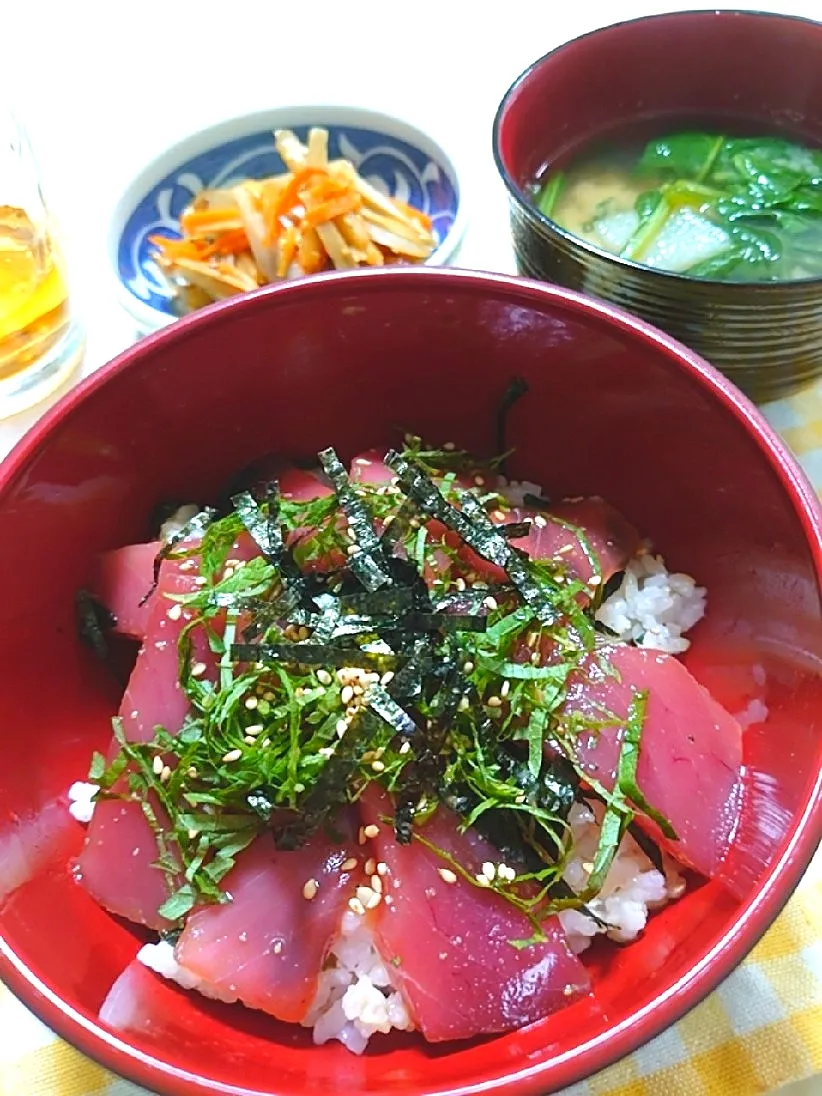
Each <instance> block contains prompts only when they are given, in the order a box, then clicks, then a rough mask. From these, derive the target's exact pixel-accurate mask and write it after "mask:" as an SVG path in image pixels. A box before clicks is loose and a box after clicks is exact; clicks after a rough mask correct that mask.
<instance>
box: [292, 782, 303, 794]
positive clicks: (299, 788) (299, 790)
mask: <svg viewBox="0 0 822 1096" xmlns="http://www.w3.org/2000/svg"><path fill="white" fill-rule="evenodd" d="M294 791H295V792H296V793H297V795H302V794H303V792H304V791H305V784H301V783H300V782H299V781H297V783H296V784H295V785H294Z"/></svg>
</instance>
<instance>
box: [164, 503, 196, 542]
mask: <svg viewBox="0 0 822 1096" xmlns="http://www.w3.org/2000/svg"><path fill="white" fill-rule="evenodd" d="M199 513H200V507H199V506H194V505H193V504H191V503H189V504H187V505H186V506H178V507H177V509H176V510H175V511H174V513H173V514H169V516H168V517H167V518H166V520H165V521H164V522H163V524H162V525H161V526H160V540H163V541H166V540H169V539H170V538H171V537H175V536H177V534H178V533H181V532H182V531H183V529H185V527H186V525H188V523H189V522H190V521H191V519H192V518H193V517H196V516H197V514H199Z"/></svg>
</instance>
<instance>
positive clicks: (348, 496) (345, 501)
mask: <svg viewBox="0 0 822 1096" xmlns="http://www.w3.org/2000/svg"><path fill="white" fill-rule="evenodd" d="M319 458H320V464H321V465H322V467H323V471H324V472H325V474H326V475H327V476H328V478H329V480H330V481H331V485H332V487H333V488H334V491H335V493H336V495H337V498H338V499H339V502H340V506H341V508H342V510H343V512H344V513H345V515H346V517H347V518H348V527H349V530H350V532H351V534H352V536H353V538H354V539H353V541H352V545H351V547H352V549H356V551H355V552H354V553H353V554H350V556H349V560H348V565H349V567H350V568H351V570H352V571H353V573H354V574H355V575H356V576H357V578H358V579H359V580H360V582H361V583H362V584H363V586H364V587H365V588H366V590H368V591H373V590H377V589H379V587H380V586H384V585H385V584H386V583H388V582H390V581H391V573H390V571H389V568H388V563H387V561H386V558H385V554H384V552H383V549H382V545H381V544H380V538H379V537H378V536H377V534H376V532H375V530H374V526H373V524H372V521H371V515H370V514H369V512H368V507H367V506H366V505H365V503H364V502H363V501H362V500H361V499H360V498H359V496H358V495H357V493H356V491H355V490H354V489H353V488H352V486H351V481H350V480H349V478H348V473H347V472H346V470H345V468H344V467H343V464H342V462H341V461H340V458H339V457H338V456H337V454H336V453H335V452H334V450H333V449H323V450H322V452H321V453H320V454H319Z"/></svg>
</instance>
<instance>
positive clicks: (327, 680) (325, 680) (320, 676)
mask: <svg viewBox="0 0 822 1096" xmlns="http://www.w3.org/2000/svg"><path fill="white" fill-rule="evenodd" d="M317 681H319V683H320V684H321V685H330V684H331V674H330V673H329V672H328V670H317Z"/></svg>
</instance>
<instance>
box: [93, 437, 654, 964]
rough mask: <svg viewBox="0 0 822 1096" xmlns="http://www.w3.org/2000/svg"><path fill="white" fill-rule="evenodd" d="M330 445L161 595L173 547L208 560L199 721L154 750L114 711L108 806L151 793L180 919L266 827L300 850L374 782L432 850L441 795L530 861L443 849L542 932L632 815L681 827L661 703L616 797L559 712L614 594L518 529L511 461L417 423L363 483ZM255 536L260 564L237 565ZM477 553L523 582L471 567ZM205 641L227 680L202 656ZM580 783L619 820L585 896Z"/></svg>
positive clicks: (200, 535) (399, 833)
mask: <svg viewBox="0 0 822 1096" xmlns="http://www.w3.org/2000/svg"><path fill="white" fill-rule="evenodd" d="M319 459H320V463H321V466H322V468H323V469H324V471H325V473H326V475H327V477H328V480H329V481H330V483H331V485H332V487H333V493H332V494H330V495H328V496H325V497H321V498H316V499H311V500H308V501H303V502H297V501H293V500H290V499H284V498H282V497H281V496H280V494H279V490H278V488H277V485H276V484H272V485H270V487H269V488H268V489H267V490H266V491H264V492H262V494H261V496H256V495H255V494H253V493H251V492H248V491H247V492H242V493H240V494H237V495H235V496H234V498H233V500H232V507H233V508H232V510H231V512H230V513H228V514H227V515H226V516H218V515H217V513H216V512H215V511H213V510H209V511H204V512H203V513H202V514H201V515H198V517H197V518H196V519H194V521H193V522H192V523H190V525H189V527H188V529H187V530H184V531H183V533H182V535H181V536H179V537H178V538H176V539H175V541H174V542H173V543H171V544H169V545H166V546H165V548H164V549H163V552H162V553H161V556H160V558H158V561H157V568H156V571H155V587H154V588H155V589H156V580H157V577H158V576H159V568H160V565H161V563H162V561H163V560H164V559H181V558H188V559H192V560H195V561H196V562H197V565H198V567H199V573H200V585H198V586H197V587H196V589H194V590H193V592H192V593H190V594H185V595H176V596H175V597H174V599H173V600H174V601H176V602H178V603H180V604H181V605H182V606H184V607H185V609H186V610H187V611H189V612H191V613H192V614H193V616H192V618H191V619H190V620H189V621H188V623H187V624H186V625H185V627H184V628H183V631H182V633H181V636H180V640H179V676H180V682H181V685H182V687H183V689H184V690H185V694H186V696H187V698H188V701H189V703H190V713H189V715H188V716H187V718H186V720H185V723H184V725H183V727H182V728H181V729H180V731H179V733H177V734H175V735H172V734H170V733H168V731H166V730H165V729H163V728H157V730H156V733H155V736H154V738H153V740H152V741H151V742H148V743H135V742H129V741H128V740H127V739H126V737H125V735H124V733H123V729H122V726H121V724H120V722H119V720H115V721H114V732H115V737H116V740H117V743H118V745H119V753H118V755H117V756H116V758H115V760H114V761H112V762H110V763H108V762H106V760H105V759H104V758H103V757H102V756H100V755H96V756H95V758H94V760H93V763H92V767H91V773H90V779H92V780H94V781H96V782H97V783H98V784H99V786H100V793H99V796H100V797H101V798H130V799H134V800H137V801H139V802H140V804H141V805H142V809H143V811H144V813H145V816H146V819H147V820H148V822H149V824H150V826H151V828H152V830H153V832H154V834H155V836H156V840H157V847H158V860H157V866H158V868H159V869H160V870H162V871H163V872H165V874H166V876H167V879H168V882H169V889H170V895H171V896H170V898H169V899H168V901H167V902H166V903H165V904H164V906H163V907H162V908H161V910H160V912H161V914H162V915H163V916H164V917H165V918H167V919H168V920H169V921H172V922H179V921H181V920H182V919H184V918H185V916H186V914H188V913H189V911H190V910H191V909H192V908H193V907H194V906H195V905H197V904H200V903H208V902H220V901H225V900H226V895H225V893H224V891H223V890H222V889H221V886H220V884H221V882H222V880H223V879H224V878H225V876H226V875H227V873H228V872H229V871H230V870H231V868H232V867H233V865H234V862H235V858H236V856H237V855H238V854H239V853H240V852H241V851H242V850H243V849H244V848H246V847H247V846H248V845H249V844H250V843H251V842H252V841H253V840H254V839H255V837H256V836H257V835H258V834H260V833H261V832H263V831H266V830H267V831H270V832H271V833H272V834H273V836H274V839H275V841H276V842H277V845H278V847H280V848H282V849H294V848H298V847H300V846H301V845H302V844H303V843H304V842H305V841H306V840H307V839H308V838H309V837H310V836H311V835H312V834H313V833H315V832H316V831H317V830H318V829H320V828H321V827H328V828H329V829H330V831H331V832H333V822H334V817H335V815H336V813H337V811H338V810H339V809H340V808H342V807H343V806H344V805H345V804H348V803H352V802H355V801H356V800H357V799H358V798H359V796H360V795H361V794H362V792H363V790H364V789H365V788H366V787H367V786H368V785H369V784H370V783H372V782H375V783H377V784H379V785H380V786H381V787H383V788H384V789H386V790H387V791H389V792H390V793H392V796H393V802H394V804H395V815H394V818H393V819H392V820H391V821H392V823H393V826H394V830H395V836H396V840H397V841H399V842H401V843H408V842H410V841H412V840H417V841H420V842H421V843H422V844H424V845H425V844H428V841H427V838H426V836H425V832H424V830H422V829H421V824H422V823H423V822H424V821H425V820H426V819H427V818H428V817H430V815H431V813H432V812H433V811H434V810H435V809H436V808H437V806H438V805H439V804H445V805H446V806H447V807H449V808H450V809H451V810H453V811H455V812H457V814H458V815H459V816H460V817H461V819H462V822H463V826H464V827H465V828H467V827H469V826H472V827H474V828H475V829H476V830H477V832H478V833H480V834H481V835H482V836H484V837H485V838H486V839H487V840H489V841H490V842H491V843H492V844H493V845H494V846H495V847H496V849H497V850H498V851H499V853H500V855H501V857H504V859H505V862H506V863H507V864H510V865H512V866H513V867H514V869H515V870H513V871H509V872H507V873H506V877H505V878H500V877H496V878H495V879H493V880H489V879H485V878H480V877H479V876H473V875H472V874H471V873H470V872H469V871H467V870H466V868H465V867H464V866H463V865H461V864H459V863H458V862H456V861H454V859H453V858H452V857H451V856H449V855H447V854H446V853H445V852H444V851H442V850H436V851H437V852H438V854H439V855H440V856H442V857H443V859H444V860H445V861H446V862H447V863H448V865H449V866H450V867H451V868H452V869H453V871H454V872H455V873H457V874H459V875H461V876H464V877H465V878H467V879H468V880H469V881H471V882H472V883H473V884H474V885H477V886H485V887H491V888H493V889H495V890H497V891H498V892H499V893H500V894H501V895H503V896H504V897H505V898H506V899H507V900H508V901H509V902H511V903H512V904H513V905H515V906H516V907H517V908H519V909H521V910H522V911H523V912H524V913H525V914H526V915H527V916H528V918H529V919H530V921H531V924H532V926H533V929H534V936H533V938H532V939H533V940H538V939H541V929H540V924H541V922H542V921H543V920H544V919H545V917H546V916H547V915H548V914H549V913H551V912H554V911H556V910H559V909H563V908H568V907H580V906H583V905H584V903H586V902H588V901H589V900H590V899H591V898H592V897H593V896H594V895H595V894H596V893H597V891H598V890H599V888H600V887H601V885H602V882H603V881H604V879H605V876H606V875H607V871H608V868H609V867H610V864H611V863H612V862H613V859H614V856H615V854H616V851H617V849H618V846H619V842H620V840H621V839H622V837H623V836H624V834H625V833H626V831H627V830H628V828H629V827H631V826H632V823H633V820H634V814H635V810H636V809H641V810H642V811H644V813H646V814H648V815H649V816H650V817H652V818H653V819H654V820H655V821H656V822H657V823H658V824H659V825H660V826H661V828H662V829H663V831H664V832H666V833H668V834H669V836H670V835H671V834H672V831H671V829H670V826H669V825H668V823H667V822H666V820H665V819H664V818H662V817H661V816H660V815H659V814H658V812H656V811H654V810H653V808H652V807H651V806H650V805H649V804H647V803H645V801H644V800H643V798H642V796H641V794H640V792H639V789H638V787H637V785H636V763H637V758H638V754H639V749H640V744H641V733H642V724H643V719H644V706H645V697H644V695H643V694H637V696H636V697H635V701H634V705H633V707H632V710H631V713H630V717H629V719H628V721H627V723H626V728H625V732H624V734H623V742H622V747H621V754H620V760H619V767H618V773H617V782H616V787H615V790H614V791H613V792H608V791H606V790H605V789H604V788H602V787H600V786H598V785H594V786H593V787H592V785H591V780H590V777H588V776H587V775H586V774H585V773H584V772H582V771H581V769H580V768H579V766H578V765H577V763H576V761H575V760H574V750H573V736H574V734H578V733H581V732H582V731H583V730H584V731H585V732H586V733H591V732H592V731H593V732H594V733H595V731H596V727H593V728H592V726H591V725H590V723H588V724H584V725H583V724H581V723H580V722H579V720H577V721H576V723H575V725H574V728H573V729H569V727H568V721H567V720H563V719H562V708H563V704H564V701H565V698H566V690H567V686H568V682H569V678H570V676H571V674H572V673H573V672H574V670H576V669H577V668H578V667H579V666H580V664H581V663H582V662H583V660H584V659H586V658H587V657H589V656H590V655H591V654H592V653H593V652H595V649H596V632H595V628H594V623H593V616H592V609H591V604H592V603H593V599H594V598H595V597H596V594H597V587H596V584H593V585H592V586H591V587H589V586H587V585H585V584H584V583H582V582H580V581H579V580H577V579H575V578H574V577H573V575H572V574H571V573H570V572H569V571H568V569H567V568H566V566H565V565H564V564H563V562H562V561H561V560H557V561H546V560H539V561H537V560H532V559H530V558H528V556H527V555H526V554H525V553H524V552H522V551H520V550H518V549H517V548H516V547H515V546H514V545H512V544H511V543H510V541H511V539H513V538H516V537H519V536H522V535H523V534H524V533H525V532H526V531H527V530H526V529H525V528H524V527H523V525H522V524H521V523H509V524H508V525H506V524H505V523H504V522H503V523H499V521H498V522H497V523H496V524H495V523H494V522H493V521H492V520H491V517H490V514H491V512H492V511H494V510H503V511H506V510H507V509H508V508H509V504H507V503H506V502H505V501H504V500H503V499H502V498H500V496H499V495H498V494H497V493H496V492H495V491H494V490H493V489H489V487H488V486H487V484H489V483H491V482H492V480H491V475H490V473H491V471H492V470H493V467H495V466H496V465H495V462H486V463H485V464H484V465H482V464H480V465H478V463H477V461H476V460H475V459H474V458H472V457H471V456H470V455H469V454H467V453H464V452H460V451H457V450H455V449H453V448H452V447H446V448H443V449H432V448H429V447H425V446H424V445H423V443H422V441H421V440H420V439H419V438H416V437H411V436H408V435H406V441H405V445H404V447H403V449H402V451H401V452H397V451H393V450H392V451H390V452H389V453H388V454H387V455H386V458H385V460H386V464H387V465H388V466H389V467H390V468H391V469H392V470H393V471H394V473H395V478H394V479H393V481H392V482H390V483H385V484H368V483H363V482H357V481H354V480H352V479H351V478H350V477H349V475H348V473H347V472H346V470H345V468H344V467H343V465H342V463H341V462H340V460H339V458H338V457H337V454H336V453H335V452H334V451H333V450H332V449H327V450H324V451H323V452H322V453H321V454H320V455H319ZM465 472H469V473H470V477H467V478H468V479H469V482H470V483H471V484H472V486H471V487H470V488H466V487H465V486H463V483H464V481H465V479H466V476H464V475H463V476H462V477H459V474H460V473H465ZM483 472H484V473H485V475H483V474H482V473H483ZM575 532H576V533H578V535H579V537H580V542H581V543H582V544H583V545H585V538H584V535H583V534H582V532H581V531H580V530H575ZM242 535H248V536H250V537H251V538H252V539H253V541H254V542H255V544H256V546H257V548H258V549H259V551H260V553H261V554H260V556H258V557H255V558H254V559H251V560H249V561H248V562H243V561H238V560H237V559H235V558H233V557H232V552H233V550H234V546H235V543H236V541H237V538H238V537H240V536H242ZM192 537H194V538H196V543H192ZM465 546H468V547H470V548H471V549H472V550H473V551H474V552H475V553H476V555H478V556H480V557H481V558H482V559H483V560H485V561H488V562H490V563H492V564H495V565H496V566H497V567H498V568H500V569H501V571H502V572H504V576H505V577H504V579H503V580H502V581H500V582H498V583H489V582H486V581H483V579H482V578H481V577H479V576H478V575H477V573H476V572H472V571H471V569H470V567H469V566H468V564H467V563H466V561H465V558H464V551H465ZM586 550H587V551H588V552H590V548H586ZM591 557H592V559H593V562H594V563H596V566H595V568H594V570H595V573H596V574H597V575H599V573H600V572H599V567H598V561H596V559H595V557H593V553H591ZM586 605H587V606H588V607H587V608H586ZM197 633H200V634H201V636H203V637H205V639H206V641H207V644H208V647H209V649H210V651H211V652H212V653H213V655H214V658H215V660H216V663H217V673H216V676H215V679H214V680H210V679H209V677H208V676H207V675H205V674H203V672H202V666H201V665H198V664H197V663H196V662H195V659H194V655H193V653H192V652H193V650H194V643H193V641H194V638H195V635H196V634H197ZM548 647H550V649H551V651H552V657H551V659H550V661H546V659H545V658H544V657H543V651H544V650H546V649H548ZM605 722H607V719H606V720H605ZM611 722H613V720H611ZM584 794H592V795H594V796H596V797H597V798H599V799H600V800H601V802H602V803H603V804H604V811H605V813H604V818H603V825H602V837H601V841H600V844H599V848H598V850H597V854H596V857H595V861H594V866H593V870H592V872H591V877H590V882H589V886H588V887H587V889H586V892H585V893H584V894H581V895H577V894H574V893H573V892H571V891H570V890H569V888H568V887H567V886H566V885H565V884H564V883H563V880H562V875H563V870H564V866H565V863H566V860H567V857H568V856H569V855H570V853H571V851H572V849H571V837H570V832H569V827H568V825H567V818H568V812H569V810H570V808H571V806H572V804H573V803H574V801H575V800H578V799H581V798H582V797H583V795H584ZM166 819H167V820H168V821H167V822H166V821H165V820H166ZM529 942H530V941H518V942H517V946H524V945H525V944H527V943H529Z"/></svg>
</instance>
